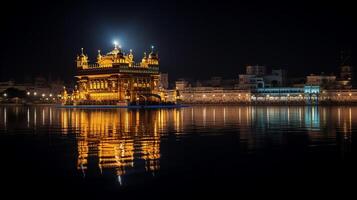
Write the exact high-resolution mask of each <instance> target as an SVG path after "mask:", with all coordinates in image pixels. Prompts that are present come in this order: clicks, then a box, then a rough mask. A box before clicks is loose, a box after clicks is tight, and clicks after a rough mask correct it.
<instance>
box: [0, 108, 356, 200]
mask: <svg viewBox="0 0 357 200" xmlns="http://www.w3.org/2000/svg"><path fill="white" fill-rule="evenodd" d="M356 128H357V107H348V106H341V107H314V106H312V107H304V106H300V107H299V106H290V107H287V106H286V107H279V106H194V107H187V108H179V109H147V110H136V109H63V108H55V107H50V106H45V107H41V106H34V107H21V106H19V107H16V106H7V107H6V106H5V107H4V106H3V107H0V150H1V151H0V152H1V155H2V157H1V160H2V161H1V167H0V169H1V174H0V175H1V181H2V182H3V183H6V186H5V187H4V186H2V189H1V190H2V191H1V192H2V193H3V192H5V193H6V192H9V191H13V190H14V189H16V191H20V192H15V193H12V192H11V194H12V195H13V194H16V193H19V194H21V193H22V192H25V193H26V195H27V196H31V195H35V196H41V195H40V194H44V193H43V191H44V190H45V191H46V192H50V193H52V195H53V194H56V195H55V196H61V195H63V197H68V194H71V197H83V196H87V197H93V198H94V197H98V198H99V197H104V196H115V195H123V196H124V195H128V196H131V197H134V196H145V197H153V198H156V197H158V196H159V195H165V194H167V193H170V195H171V196H176V195H184V194H186V193H187V192H190V193H192V192H196V194H199V193H201V192H205V193H207V191H219V192H217V193H224V194H229V193H230V194H232V193H236V192H238V193H239V192H247V191H249V192H252V191H256V190H260V189H273V188H275V189H276V187H277V188H282V187H284V188H285V189H288V188H290V190H291V191H294V190H295V189H297V188H298V190H300V191H302V190H301V188H304V191H305V190H306V189H310V190H311V188H315V189H317V188H318V186H319V188H324V189H327V190H329V188H330V187H333V188H334V190H336V189H337V188H336V185H338V186H339V187H338V189H342V190H345V189H347V188H348V187H347V186H348V185H349V186H351V185H350V184H347V183H348V182H349V180H356V177H357V176H356V175H357V173H356V169H357V165H356V164H355V160H356V159H357V157H356V150H355V147H356V143H354V138H355V137H356V131H355V130H356ZM202 187H203V188H205V189H201V188H202ZM275 189H274V190H275Z"/></svg>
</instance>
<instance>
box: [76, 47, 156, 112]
mask: <svg viewBox="0 0 357 200" xmlns="http://www.w3.org/2000/svg"><path fill="white" fill-rule="evenodd" d="M76 63H77V73H76V76H75V77H76V78H77V86H76V88H75V91H74V95H73V97H74V99H73V100H74V102H75V103H79V104H96V103H104V104H116V105H119V104H130V103H140V102H159V101H161V96H162V95H161V93H160V87H159V85H160V84H159V78H160V74H159V57H158V54H157V53H156V52H155V51H154V47H153V46H152V47H151V52H150V53H149V54H147V53H146V52H144V56H143V58H142V59H141V62H140V63H135V62H134V55H133V51H132V50H131V49H130V51H129V53H125V52H124V51H123V50H122V48H121V46H118V45H117V44H115V46H114V49H113V50H112V51H110V52H109V53H107V54H105V55H102V54H101V51H100V50H98V55H97V61H96V63H94V64H90V63H89V59H88V56H87V55H86V54H85V53H84V51H83V48H82V52H81V54H80V55H78V56H77V59H76Z"/></svg>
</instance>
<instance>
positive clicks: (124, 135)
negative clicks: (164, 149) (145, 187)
mask: <svg viewBox="0 0 357 200" xmlns="http://www.w3.org/2000/svg"><path fill="white" fill-rule="evenodd" d="M147 112H149V113H146V111H145V112H143V111H140V110H126V109H118V110H115V111H114V110H66V109H64V110H62V112H61V119H62V121H61V123H62V129H63V130H67V129H69V128H72V129H75V130H78V131H79V133H78V136H77V149H78V150H77V153H78V157H77V169H78V170H80V171H82V172H83V174H84V175H85V174H86V172H87V171H88V170H95V169H99V171H100V173H103V171H104V170H107V169H115V170H116V174H117V175H118V176H119V177H120V176H122V175H125V174H126V173H127V171H128V170H130V169H133V168H136V170H137V168H140V162H138V160H144V165H143V166H141V167H142V169H143V170H145V171H152V172H154V171H157V170H159V169H160V162H159V159H160V134H159V133H158V131H159V130H158V129H160V127H162V126H163V124H164V120H165V115H164V114H163V113H162V112H156V111H153V112H150V111H147ZM68 116H70V117H69V118H68ZM158 127H159V128H158Z"/></svg>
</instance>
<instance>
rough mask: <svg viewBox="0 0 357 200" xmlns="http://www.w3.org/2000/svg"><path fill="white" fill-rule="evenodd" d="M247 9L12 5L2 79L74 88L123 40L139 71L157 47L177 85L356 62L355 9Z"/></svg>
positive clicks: (248, 4) (256, 5) (274, 5)
mask: <svg viewBox="0 0 357 200" xmlns="http://www.w3.org/2000/svg"><path fill="white" fill-rule="evenodd" d="M243 2H244V3H243ZM243 2H238V3H237V2H234V1H224V0H221V1H212V2H209V1H194V2H191V1H103V0H102V1H97V2H95V1H83V2H81V1H73V2H71V1H61V2H58V3H53V2H51V1H43V2H41V1H37V2H36V3H34V2H31V3H30V2H28V3H21V2H14V3H10V5H8V6H7V7H3V9H2V12H1V25H2V29H1V33H0V34H1V36H2V37H1V39H2V47H1V57H2V59H1V77H0V79H1V80H7V79H9V78H13V79H15V80H22V79H24V77H25V76H36V75H42V76H45V77H47V76H48V74H51V76H52V77H53V78H57V77H59V78H61V79H64V80H66V81H70V80H72V76H73V74H74V69H75V63H74V59H75V57H76V55H77V54H78V53H79V52H80V48H81V47H84V48H85V51H86V53H88V54H89V56H90V58H92V59H91V60H92V61H94V60H95V56H96V54H97V50H98V49H102V52H107V51H109V50H110V49H111V48H112V47H113V45H112V41H113V40H114V39H118V40H119V41H120V43H121V44H122V46H123V48H124V49H130V48H132V49H133V50H134V53H135V54H134V55H136V57H135V58H136V60H137V61H139V60H140V59H141V57H142V54H143V51H144V50H145V49H149V47H150V45H151V44H153V45H155V46H157V49H158V51H159V55H160V58H161V70H162V71H164V72H168V73H169V76H170V78H171V79H174V78H179V77H193V78H200V79H203V78H207V77H210V76H214V75H220V76H224V77H231V78H233V77H237V76H238V73H240V72H243V71H244V66H245V65H247V64H264V65H267V66H277V67H283V68H286V69H287V70H288V72H289V74H290V75H306V74H308V73H313V72H315V73H316V72H319V71H324V72H326V73H329V72H335V71H337V66H338V63H339V52H340V50H341V48H346V49H350V50H351V51H352V58H353V57H355V55H356V54H355V53H353V52H354V51H356V37H357V31H356V24H357V23H356V20H355V18H356V17H357V16H356V15H357V14H356V13H357V12H355V11H354V10H353V9H354V6H353V4H352V3H347V1H346V2H344V1H336V3H327V2H324V3H311V2H303V1H296V2H295V3H294V2H293V1H281V2H278V1H269V2H265V3H263V2H258V1H256V2H254V1H243ZM355 60H356V59H355ZM352 61H353V60H352Z"/></svg>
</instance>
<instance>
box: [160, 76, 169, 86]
mask: <svg viewBox="0 0 357 200" xmlns="http://www.w3.org/2000/svg"><path fill="white" fill-rule="evenodd" d="M160 88H162V89H168V88H169V74H167V73H160Z"/></svg>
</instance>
